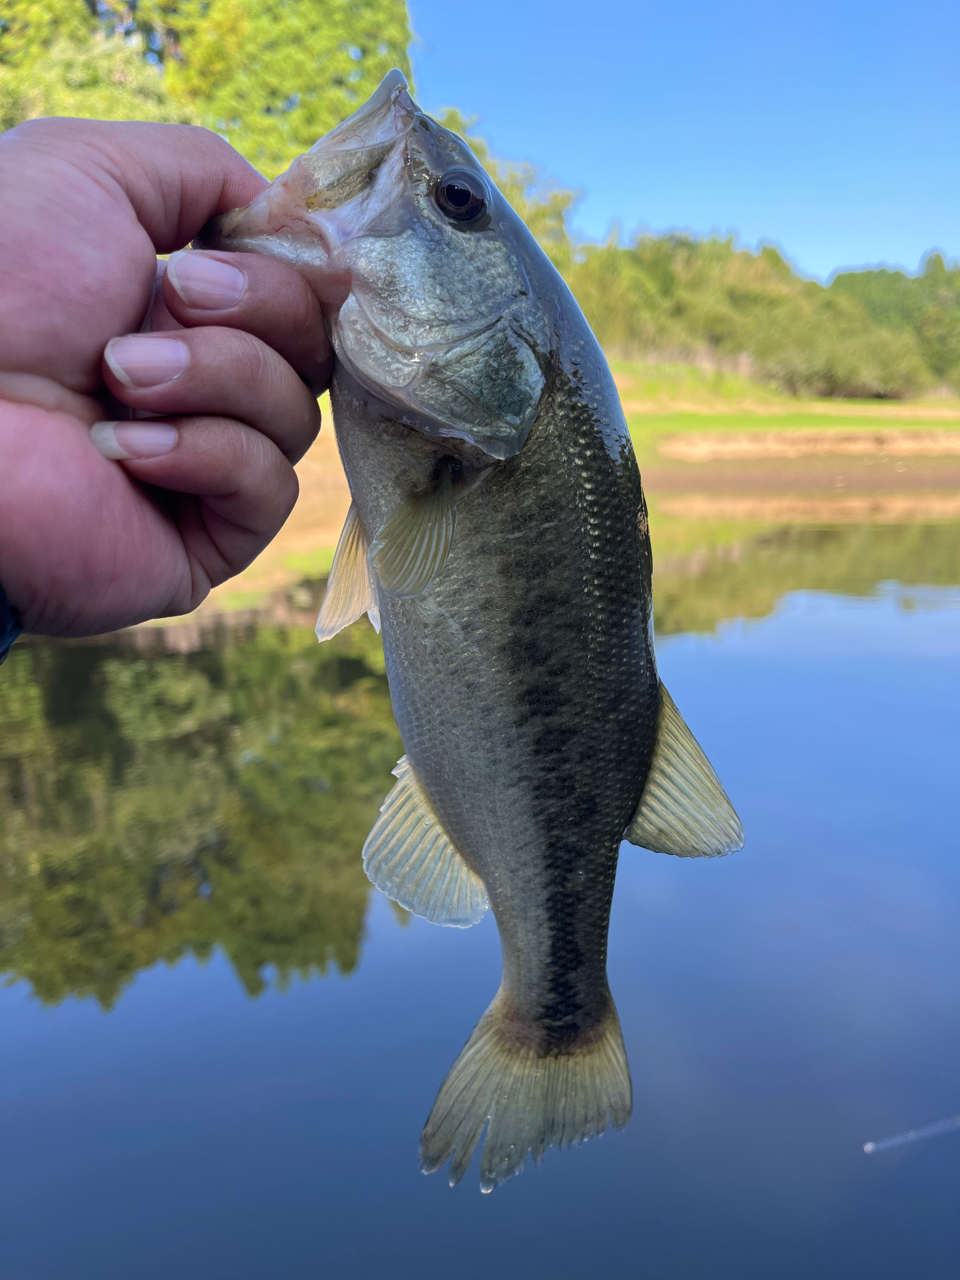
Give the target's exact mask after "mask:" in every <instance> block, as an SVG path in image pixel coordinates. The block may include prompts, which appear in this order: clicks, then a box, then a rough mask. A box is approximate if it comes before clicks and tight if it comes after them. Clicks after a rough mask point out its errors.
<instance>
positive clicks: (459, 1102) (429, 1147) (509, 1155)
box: [420, 996, 632, 1192]
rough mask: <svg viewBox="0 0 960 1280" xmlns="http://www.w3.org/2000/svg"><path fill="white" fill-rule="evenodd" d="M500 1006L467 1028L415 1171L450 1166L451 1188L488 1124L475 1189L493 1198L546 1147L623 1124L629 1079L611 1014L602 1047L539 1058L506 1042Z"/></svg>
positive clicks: (628, 1109) (428, 1125)
mask: <svg viewBox="0 0 960 1280" xmlns="http://www.w3.org/2000/svg"><path fill="white" fill-rule="evenodd" d="M503 1028H504V1015H503V1010H502V1003H501V999H500V997H499V996H498V997H497V998H496V999H495V1000H494V1001H493V1004H491V1006H490V1008H489V1009H488V1010H487V1011H486V1013H485V1014H484V1015H483V1017H482V1018H481V1019H480V1021H479V1022H478V1023H477V1025H476V1027H475V1028H474V1031H473V1034H472V1035H471V1037H470V1039H469V1040H468V1041H467V1043H466V1045H465V1046H464V1049H463V1051H462V1053H461V1054H460V1056H459V1058H457V1060H456V1062H455V1063H454V1064H453V1067H452V1068H451V1069H450V1072H449V1073H448V1075H447V1078H446V1080H444V1082H443V1084H442V1085H441V1086H440V1092H439V1093H438V1094H437V1100H436V1102H435V1103H434V1104H433V1110H432V1111H431V1112H430V1116H429V1118H428V1120H427V1123H426V1125H425V1126H424V1130H423V1134H422V1135H421V1138H420V1167H421V1169H422V1170H423V1172H424V1173H435V1172H436V1170H437V1169H439V1168H440V1166H441V1165H442V1164H444V1162H445V1161H446V1160H447V1159H448V1158H449V1160H450V1185H451V1186H455V1185H456V1184H457V1183H458V1182H459V1181H460V1179H461V1178H462V1177H463V1175H464V1173H465V1172H466V1170H467V1166H468V1165H469V1163H470V1159H471V1157H472V1155H473V1152H474V1148H475V1147H476V1145H477V1143H478V1142H479V1140H480V1136H481V1134H482V1133H483V1129H484V1126H485V1125H486V1124H487V1122H488V1121H489V1124H490V1127H489V1129H488V1130H487V1137H486V1142H485V1143H484V1148H483V1155H482V1157H481V1161H480V1189H481V1191H485V1192H486V1191H492V1190H493V1189H494V1187H498V1186H499V1185H500V1184H501V1183H502V1182H506V1180H507V1179H508V1178H512V1177H513V1176H514V1175H515V1174H517V1173H520V1172H522V1170H523V1167H524V1165H525V1164H526V1162H527V1155H528V1153H529V1154H530V1155H531V1156H532V1157H533V1161H534V1163H535V1164H539V1163H540V1161H541V1160H542V1159H543V1156H544V1153H545V1152H546V1150H547V1148H548V1147H554V1146H556V1147H567V1146H572V1145H573V1144H575V1143H579V1142H585V1141H586V1140H587V1139H588V1138H595V1137H597V1135H598V1134H601V1133H603V1131H604V1130H605V1129H606V1128H607V1126H608V1125H609V1124H610V1123H611V1122H612V1123H613V1125H614V1127H615V1128H617V1129H622V1128H623V1126H624V1125H625V1124H626V1123H627V1121H628V1120H629V1119H630V1112H631V1109H632V1090H631V1085H630V1069H629V1067H628V1066H627V1055H626V1052H625V1050H624V1047H623V1036H622V1035H621V1032H620V1021H619V1019H618V1017H617V1011H616V1009H615V1008H614V1006H613V1001H611V1002H610V1014H609V1017H608V1019H607V1022H606V1025H605V1027H604V1028H603V1032H602V1034H601V1035H600V1037H599V1038H597V1039H595V1040H594V1041H593V1042H592V1043H590V1044H587V1045H584V1046H582V1047H581V1048H579V1049H577V1050H575V1051H574V1052H569V1053H551V1054H548V1055H546V1056H544V1055H541V1054H538V1053H537V1051H536V1050H535V1049H532V1048H530V1047H528V1046H523V1047H518V1046H516V1045H514V1044H512V1043H511V1042H510V1041H509V1040H508V1038H507V1037H506V1036H505V1035H504V1030H503Z"/></svg>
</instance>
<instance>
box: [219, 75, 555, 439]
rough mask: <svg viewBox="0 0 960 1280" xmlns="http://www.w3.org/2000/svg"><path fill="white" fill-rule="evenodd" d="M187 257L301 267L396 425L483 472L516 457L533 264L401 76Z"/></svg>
mask: <svg viewBox="0 0 960 1280" xmlns="http://www.w3.org/2000/svg"><path fill="white" fill-rule="evenodd" d="M198 243H199V244H200V246H201V247H207V248H217V249H229V250H248V251H252V252H257V253H267V254H272V255H273V256H275V257H278V258H281V259H283V260H284V261H287V262H290V263H292V264H293V265H294V266H295V267H297V269H298V270H300V271H301V272H302V273H303V274H304V275H305V277H306V278H307V279H308V281H309V282H310V283H311V284H312V285H313V287H314V289H315V290H316V292H317V295H318V296H319V297H320V299H321V302H322V303H323V305H324V310H325V315H326V320H327V324H328V327H329V331H330V337H331V340H332V343H333V347H334V351H335V353H336V356H337V359H338V360H339V361H340V362H341V363H342V365H343V366H344V367H345V368H346V370H347V371H348V372H349V373H350V374H351V375H352V376H353V377H354V378H355V379H356V380H357V381H358V382H359V383H360V385H361V386H362V387H363V388H364V389H365V390H367V391H368V392H369V393H370V394H371V395H372V396H373V397H375V399H376V400H377V401H378V402H379V404H381V405H383V406H385V408H386V410H387V411H388V412H389V413H390V414H391V415H392V416H393V417H394V418H395V419H396V420H397V421H401V422H405V423H407V424H408V425H410V426H412V427H414V428H416V429H418V430H420V431H422V432H424V433H425V434H427V435H432V436H442V437H453V438H459V439H462V440H465V441H467V442H468V443H469V444H471V445H474V446H476V447H477V448H479V449H481V450H482V451H483V452H484V453H485V454H487V455H489V456H490V457H491V458H496V459H499V458H508V457H511V456H513V455H514V454H516V453H518V452H519V450H520V449H521V448H522V447H523V444H524V441H525V440H526V438H527V436H528V434H529V432H530V428H531V426H532V425H533V422H534V419H535V418H536V414H537V410H538V408H539V405H540V401H541V399H542V396H543V392H544V388H545V385H546V372H547V369H548V367H549V364H550V346H551V328H550V324H549V323H548V316H547V310H546V308H545V306H544V304H543V303H542V302H540V301H539V300H538V299H537V297H536V296H535V291H534V289H533V288H532V286H531V280H530V271H529V266H530V263H531V260H532V258H535V257H536V256H538V255H540V252H541V251H540V249H539V246H537V244H536V242H535V241H534V240H533V238H532V236H530V233H529V232H528V231H527V229H526V227H525V226H524V225H523V223H522V221H521V220H520V218H519V217H518V216H517V214H516V213H515V212H514V211H513V209H511V207H510V206H509V204H508V203H507V201H506V200H505V199H504V198H503V196H502V195H501V194H500V192H499V191H498V190H497V189H496V187H495V186H494V184H493V182H492V181H491V179H490V177H489V175H488V174H487V173H486V172H485V171H484V169H483V167H482V165H481V164H480V163H479V161H478V160H477V159H476V157H475V156H474V155H473V153H472V152H471V150H470V148H469V147H468V146H467V145H466V143H465V142H463V141H462V140H461V139H460V138H458V137H457V136H456V135H455V134H453V133H451V132H450V131H449V130H448V129H445V128H443V127H442V126H441V125H439V124H438V123H437V122H436V121H435V120H433V119H431V118H430V117H429V116H428V115H426V114H425V113H424V112H422V111H421V110H420V109H419V107H418V106H417V105H416V103H415V102H414V101H413V99H412V98H411V96H410V94H409V91H408V89H407V85H406V82H405V81H404V78H403V76H402V75H401V74H400V72H399V71H392V72H390V74H389V75H388V76H387V77H386V78H385V80H384V81H383V83H382V84H381V85H380V87H379V88H378V89H377V91H376V93H375V94H374V95H373V97H372V98H370V99H369V101H368V102H366V103H365V104H364V105H363V106H362V107H361V108H360V109H359V110H358V111H357V112H355V113H354V115H352V116H350V117H349V118H348V119H347V120H344V121H343V123H342V124H340V125H338V126H337V128H336V129H334V130H333V131H332V132H331V133H329V134H327V135H326V136H325V137H324V138H321V139H320V141H319V142H318V143H316V145H315V146H314V147H312V148H311V150H310V151H308V152H307V153H306V154H305V155H303V156H300V157H298V159H296V160H295V161H294V162H293V164H292V165H291V167H290V168H289V169H288V170H287V172H286V173H285V174H282V175H281V176H280V177H279V178H278V179H277V180H276V181H275V182H274V183H273V184H272V185H271V186H270V187H268V188H267V189H266V190H264V191H263V192H262V193H261V194H260V195H259V196H258V197H257V198H256V199H255V200H254V201H253V202H252V203H251V204H250V205H248V206H247V207H246V208H244V209H236V210H233V211H231V212H230V213H228V214H225V215H222V216H221V217H220V218H217V219H214V221H213V222H212V223H210V224H208V226H207V227H206V228H205V229H204V231H203V233H202V234H201V237H200V240H199V241H198Z"/></svg>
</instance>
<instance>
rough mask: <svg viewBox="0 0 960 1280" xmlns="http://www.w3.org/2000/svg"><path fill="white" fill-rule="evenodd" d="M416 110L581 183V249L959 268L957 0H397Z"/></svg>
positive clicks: (818, 264)
mask: <svg viewBox="0 0 960 1280" xmlns="http://www.w3.org/2000/svg"><path fill="white" fill-rule="evenodd" d="M410 8H411V16H412V20H413V25H414V29H415V31H416V33H417V36H418V40H417V42H416V43H415V45H414V48H413V60H414V71H415V76H416V86H417V91H418V96H419V99H420V102H421V105H422V106H423V107H424V108H425V109H427V110H428V111H431V110H435V109H438V108H439V107H441V106H446V105H452V106H456V107H459V108H460V110H462V111H463V112H464V113H465V114H467V115H477V116H479V117H480V124H479V127H478V131H479V132H480V133H481V134H482V135H484V136H485V137H486V138H487V139H488V140H489V142H490V143H491V145H492V147H493V149H494V151H495V153H496V154H498V155H501V156H505V157H508V158H511V159H526V160H531V161H534V162H535V163H537V164H539V165H541V166H542V167H543V169H544V170H545V171H546V172H547V173H548V174H549V175H550V176H552V177H553V178H554V179H556V180H557V181H558V182H559V183H561V184H562V185H564V186H571V187H576V188H579V189H581V190H582V191H583V193H584V195H583V199H582V201H581V203H580V204H579V206H578V208H577V211H576V215H575V219H574V221H575V225H576V226H577V228H578V230H579V231H581V232H582V233H583V234H586V235H587V236H589V237H591V238H594V239H596V238H601V237H603V236H605V235H606V234H607V232H608V230H609V228H610V226H611V225H612V224H614V223H619V224H621V226H622V228H623V231H624V233H625V234H627V235H630V234H631V233H633V232H634V231H636V230H638V229H643V230H651V231H664V230H667V229H686V230H690V231H693V232H695V233H698V234H702V233H706V232H710V231H717V232H720V233H722V234H728V233H730V232H735V233H736V234H737V236H738V239H739V241H740V242H741V243H742V244H744V245H747V246H750V247H753V246H755V245H756V244H757V243H759V242H768V243H773V244H776V245H778V246H779V247H780V248H781V249H782V250H783V251H785V253H786V254H787V256H788V257H789V258H790V259H791V261H793V262H794V263H795V264H796V265H797V266H798V267H799V269H800V270H802V271H804V272H805V273H807V274H809V275H813V276H817V277H819V278H825V277H826V276H827V275H829V273H830V272H831V271H833V270H835V269H837V268H838V267H848V266H863V265H867V264H876V263H887V264H891V265H897V266H904V267H906V268H908V269H909V270H916V268H917V265H918V263H919V260H920V258H921V255H922V254H923V253H924V252H925V251H926V250H928V249H930V248H932V247H938V248H941V249H943V250H945V251H946V252H947V253H948V254H949V255H950V256H954V257H956V256H960V3H958V0H949V3H948V2H947V0H919V2H917V3H903V2H897V3H890V2H887V0H876V2H875V3H854V2H853V0H832V2H828V0H813V2H810V3H789V2H782V3H775V2H774V0H765V2H764V3H757V2H756V0H726V2H725V3H713V4H711V3H706V2H704V0H688V2H687V3H679V2H678V0H672V2H670V3H667V2H664V0H658V2H656V3H652V2H650V0H639V3H632V4H631V3H629V2H628V0H606V3H603V4H589V3H583V2H582V0H581V3H577V4H574V3H573V2H572V0H485V2H484V3H483V4H482V5H476V4H459V3H455V2H453V0H410Z"/></svg>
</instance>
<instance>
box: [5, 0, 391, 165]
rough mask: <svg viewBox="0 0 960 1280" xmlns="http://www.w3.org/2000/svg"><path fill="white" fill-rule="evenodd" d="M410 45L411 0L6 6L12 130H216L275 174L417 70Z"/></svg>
mask: <svg viewBox="0 0 960 1280" xmlns="http://www.w3.org/2000/svg"><path fill="white" fill-rule="evenodd" d="M409 41H410V31H409V21H408V18H407V11H406V5H405V4H404V3H403V0H139V3H136V2H133V3H131V5H130V6H129V7H127V6H126V5H124V4H123V3H122V2H121V0H101V3H100V4H99V5H96V6H92V7H91V6H88V4H87V3H86V0H0V111H2V120H0V123H2V124H3V127H5V128H9V127H11V126H12V125H13V124H16V123H18V122H19V121H20V120H24V119H30V118H33V117H35V116H38V115H82V116H96V117H100V118H104V119H139V120H179V121H184V122H186V123H194V124H202V125H205V126H207V127H208V128H210V129H214V130H215V131H216V132H218V133H221V134H223V136H224V137H225V138H227V139H228V141H230V142H231V143H232V144H233V146H235V147H236V148H237V150H238V151H241V152H242V153H243V154H244V155H245V156H247V158H248V159H249V160H250V161H251V162H252V163H253V164H254V165H256V166H257V167H258V168H259V169H261V170H262V171H263V172H264V173H265V174H267V176H269V177H273V176H275V175H276V174H277V173H279V172H281V171H282V170H283V169H285V168H286V167H287V166H288V165H289V164H290V162H291V160H293V158H294V157H295V156H297V155H299V154H300V153H301V152H302V151H305V150H307V148H308V147H310V146H312V145H313V143H314V142H316V140H317V139H318V138H319V137H321V136H322V135H323V134H324V133H326V132H327V131H328V130H329V129H332V128H333V126H334V125H336V124H337V123H339V121H340V120H342V119H343V117H344V116H346V115H349V114H350V112H351V111H353V110H354V109H355V108H356V107H357V106H358V105H359V104H360V103H361V102H363V101H364V100H365V99H366V98H367V97H369V95H370V94H371V93H372V92H373V90H374V89H375V88H376V86H377V85H378V84H379V82H380V80H381V79H382V78H383V76H384V75H385V74H386V72H387V71H389V70H390V68H391V67H394V66H399V67H400V68H401V70H404V71H406V72H408V73H409V69H410V68H409V59H408V56H407V45H408V44H409Z"/></svg>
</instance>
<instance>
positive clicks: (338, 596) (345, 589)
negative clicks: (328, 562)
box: [317, 503, 380, 643]
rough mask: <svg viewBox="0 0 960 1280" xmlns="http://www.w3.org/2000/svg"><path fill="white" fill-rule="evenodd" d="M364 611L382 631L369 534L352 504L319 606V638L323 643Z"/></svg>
mask: <svg viewBox="0 0 960 1280" xmlns="http://www.w3.org/2000/svg"><path fill="white" fill-rule="evenodd" d="M364 613H366V614H368V615H369V618H370V621H371V622H372V623H373V626H374V629H375V630H376V631H379V630H380V610H379V608H378V607H377V584H376V582H375V581H374V578H373V574H372V573H371V572H370V564H369V561H368V560H367V535H366V533H365V532H364V528H363V525H362V524H361V523H360V517H359V516H358V515H357V509H356V507H355V506H354V505H353V503H351V504H350V510H349V511H348V512H347V518H346V520H345V521H344V525H343V529H342V530H341V533H340V540H339V541H338V542H337V550H336V552H335V554H334V557H333V564H332V566H331V568H330V577H329V578H328V579H327V594H326V595H325V596H324V597H323V604H322V605H321V606H320V616H319V618H317V639H318V640H319V641H320V642H321V643H323V641H324V640H330V639H331V638H332V637H333V636H335V635H336V634H337V632H338V631H342V630H343V629H344V627H349V626H350V623H351V622H356V620H357V619H358V618H359V617H360V615H361V614H364Z"/></svg>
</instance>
